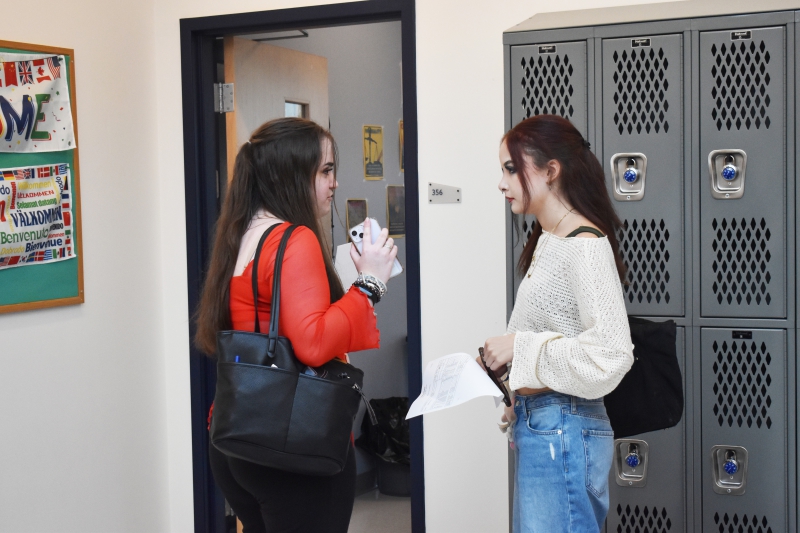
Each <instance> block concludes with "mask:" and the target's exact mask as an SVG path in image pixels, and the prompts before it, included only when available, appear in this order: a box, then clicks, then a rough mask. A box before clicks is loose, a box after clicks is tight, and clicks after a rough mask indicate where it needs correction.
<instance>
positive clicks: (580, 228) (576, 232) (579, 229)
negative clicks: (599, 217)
mask: <svg viewBox="0 0 800 533" xmlns="http://www.w3.org/2000/svg"><path fill="white" fill-rule="evenodd" d="M581 233H592V234H594V235H597V236H598V237H600V238H603V237H605V235H604V234H603V232H602V231H600V230H599V229H594V228H590V227H589V226H578V227H577V228H575V230H574V231H573V232H571V233H570V234H569V235H567V237H574V236H576V235H580V234H581Z"/></svg>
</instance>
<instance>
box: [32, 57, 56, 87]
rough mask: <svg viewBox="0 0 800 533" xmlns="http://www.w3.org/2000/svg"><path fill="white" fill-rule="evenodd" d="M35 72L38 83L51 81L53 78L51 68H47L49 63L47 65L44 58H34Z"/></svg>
mask: <svg viewBox="0 0 800 533" xmlns="http://www.w3.org/2000/svg"><path fill="white" fill-rule="evenodd" d="M33 72H34V75H35V76H36V83H42V82H43V81H51V80H52V79H53V78H51V77H50V69H49V68H47V65H45V63H44V59H34V60H33Z"/></svg>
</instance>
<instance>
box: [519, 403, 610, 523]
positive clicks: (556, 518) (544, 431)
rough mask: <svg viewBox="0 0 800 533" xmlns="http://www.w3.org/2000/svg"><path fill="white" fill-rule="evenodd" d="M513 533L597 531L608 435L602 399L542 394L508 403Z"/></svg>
mask: <svg viewBox="0 0 800 533" xmlns="http://www.w3.org/2000/svg"><path fill="white" fill-rule="evenodd" d="M514 412H515V413H516V415H517V420H516V422H515V423H514V443H515V457H516V479H515V480H514V518H513V521H514V524H513V526H514V529H513V531H514V533H558V532H564V533H591V532H599V531H600V530H601V529H602V527H603V523H604V521H605V519H606V514H607V513H608V474H609V471H610V470H611V461H612V457H613V453H614V433H613V431H612V430H611V424H610V423H609V422H608V416H607V415H606V408H605V406H604V405H603V399H602V398H600V399H597V400H584V399H582V398H576V397H574V396H569V395H566V394H561V393H559V392H554V391H548V392H543V393H540V394H536V395H532V396H517V397H516V399H515V402H514Z"/></svg>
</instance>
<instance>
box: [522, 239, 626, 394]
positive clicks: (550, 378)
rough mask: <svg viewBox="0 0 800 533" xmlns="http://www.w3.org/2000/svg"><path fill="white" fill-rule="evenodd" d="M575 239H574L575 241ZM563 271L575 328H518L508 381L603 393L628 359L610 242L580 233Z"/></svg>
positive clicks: (622, 371) (567, 391) (621, 373)
mask: <svg viewBox="0 0 800 533" xmlns="http://www.w3.org/2000/svg"><path fill="white" fill-rule="evenodd" d="M578 240H579V239H576V241H578ZM579 241H585V242H576V243H575V247H574V252H575V253H574V254H572V258H571V263H572V265H571V266H573V267H574V268H570V269H569V270H570V272H569V274H568V277H569V280H570V284H569V287H570V288H571V290H572V291H573V294H574V296H575V300H576V302H577V310H578V315H579V320H580V324H581V330H582V331H581V332H580V333H578V335H577V336H575V337H567V336H565V335H564V334H563V333H561V332H555V331H544V332H538V333H537V332H531V331H519V332H517V333H516V337H515V340H514V359H513V363H512V368H511V376H510V386H511V388H512V389H513V390H516V389H519V388H522V387H531V388H543V387H549V388H551V389H553V390H555V391H558V392H563V393H565V394H571V395H573V396H578V397H581V398H587V399H593V398H600V397H602V396H605V395H606V394H608V393H609V392H611V391H612V390H614V388H615V387H616V386H617V385H618V384H619V382H620V381H621V380H622V377H623V376H624V375H625V373H626V372H627V371H628V370H629V369H630V367H631V365H632V364H633V344H631V334H630V328H629V326H628V318H627V315H626V312H625V302H624V300H623V297H622V289H621V287H620V283H619V277H618V275H617V268H616V264H615V262H614V256H613V252H612V250H611V246H610V245H609V244H608V243H607V241H606V242H604V243H601V242H597V241H596V240H595V239H585V240H584V239H580V240H579Z"/></svg>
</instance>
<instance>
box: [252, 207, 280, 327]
mask: <svg viewBox="0 0 800 533" xmlns="http://www.w3.org/2000/svg"><path fill="white" fill-rule="evenodd" d="M278 226H280V223H278V224H273V225H272V226H270V227H268V228H267V230H266V231H265V232H264V234H263V235H261V239H259V241H258V248H256V256H255V258H254V259H253V276H252V278H253V307H254V308H255V312H256V321H255V330H254V331H255V332H256V333H261V323H260V322H259V321H258V260H259V258H260V257H261V248H262V247H263V246H264V243H265V242H266V241H267V237H269V234H270V233H272V230H274V229H275V228H277V227H278Z"/></svg>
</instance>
